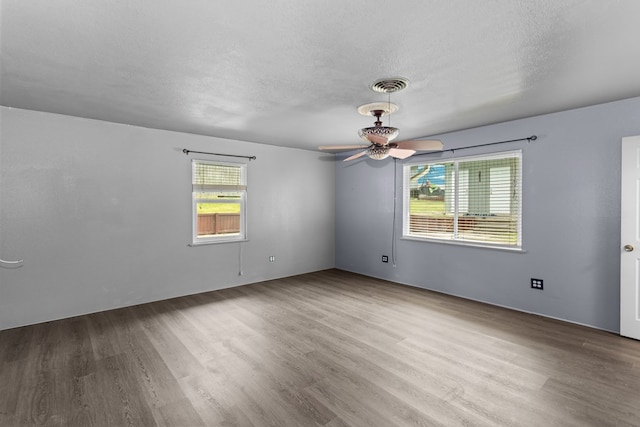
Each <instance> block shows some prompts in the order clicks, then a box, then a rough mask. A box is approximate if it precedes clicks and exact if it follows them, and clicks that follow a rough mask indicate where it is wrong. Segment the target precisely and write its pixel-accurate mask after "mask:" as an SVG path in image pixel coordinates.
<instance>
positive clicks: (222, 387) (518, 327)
mask: <svg viewBox="0 0 640 427" xmlns="http://www.w3.org/2000/svg"><path fill="white" fill-rule="evenodd" d="M0 367H1V371H0V425H2V426H20V425H59V426H67V425H81V426H106V425H113V426H122V425H139V426H153V425H173V426H203V425H204V426H278V427H283V426H296V427H300V426H328V427H338V426H368V427H370V426H435V425H444V426H462V425H474V426H475V425H488V426H494V425H502V426H518V425H522V426H556V425H557V426H606V425H616V426H626V425H629V426H632V425H633V426H639V425H640V342H638V341H634V340H630V339H625V338H621V337H619V336H617V335H615V334H611V333H607V332H603V331H598V330H594V329H590V328H585V327H581V326H577V325H572V324H568V323H564V322H560V321H555V320H551V319H545V318H541V317H538V316H533V315H527V314H524V313H519V312H514V311H510V310H506V309H502V308H498V307H493V306H489V305H485V304H481V303H477V302H472V301H467V300H463V299H458V298H454V297H450V296H446V295H441V294H438V293H433V292H429V291H425V290H420V289H414V288H410V287H406V286H400V285H395V284H391V283H388V282H384V281H381V280H377V279H371V278H367V277H363V276H359V275H356V274H351V273H346V272H342V271H337V270H329V271H324V272H318V273H312V274H306V275H302V276H297V277H290V278H286V279H280V280H273V281H269V282H264V283H261V284H255V285H249V286H244V287H240V288H234V289H227V290H223V291H216V292H210V293H206V294H201V295H194V296H189V297H183V298H177V299H172V300H168V301H162V302H158V303H152V304H145V305H141V306H136V307H130V308H126V309H120V310H113V311H109V312H104V313H98V314H93V315H88V316H80V317H76V318H72V319H67V320H61V321H56V322H49V323H45V324H39V325H34V326H28V327H22V328H16V329H11V330H6V331H1V332H0Z"/></svg>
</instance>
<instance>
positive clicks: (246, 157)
mask: <svg viewBox="0 0 640 427" xmlns="http://www.w3.org/2000/svg"><path fill="white" fill-rule="evenodd" d="M182 152H183V153H184V154H185V155H187V156H188V155H189V153H198V154H210V155H212V156H224V157H238V158H241V159H249V160H255V159H256V156H239V155H236V154H222V153H208V152H205V151H193V150H187V149H186V148H183V149H182Z"/></svg>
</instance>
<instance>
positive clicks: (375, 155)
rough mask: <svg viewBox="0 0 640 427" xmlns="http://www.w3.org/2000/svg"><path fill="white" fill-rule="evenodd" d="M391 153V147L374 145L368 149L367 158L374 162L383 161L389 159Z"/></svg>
mask: <svg viewBox="0 0 640 427" xmlns="http://www.w3.org/2000/svg"><path fill="white" fill-rule="evenodd" d="M389 151H391V147H389V146H380V145H375V144H372V145H371V147H369V148H367V156H369V157H370V158H372V159H373V160H383V159H386V158H387V157H389Z"/></svg>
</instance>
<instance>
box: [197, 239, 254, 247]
mask: <svg viewBox="0 0 640 427" xmlns="http://www.w3.org/2000/svg"><path fill="white" fill-rule="evenodd" d="M248 241H249V239H233V240H230V239H225V240H208V241H206V242H192V243H189V244H188V245H187V246H189V247H196V246H207V245H220V244H222V243H242V242H248Z"/></svg>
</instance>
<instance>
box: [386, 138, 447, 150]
mask: <svg viewBox="0 0 640 427" xmlns="http://www.w3.org/2000/svg"><path fill="white" fill-rule="evenodd" d="M397 144H398V147H397V148H402V149H406V150H416V151H442V148H443V147H444V145H443V144H442V141H438V140H437V139H415V140H411V141H399V142H397Z"/></svg>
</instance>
